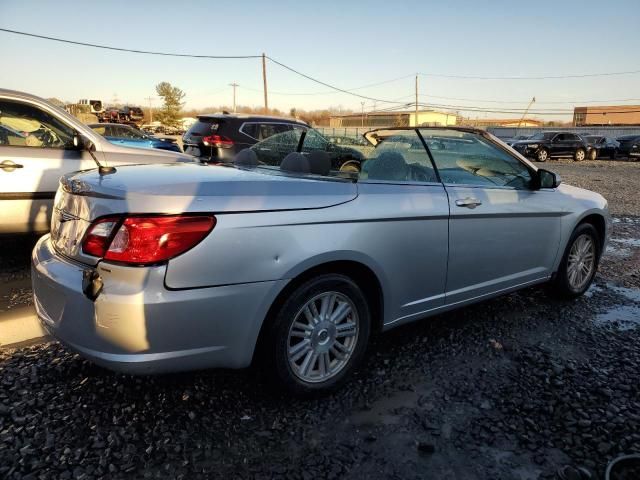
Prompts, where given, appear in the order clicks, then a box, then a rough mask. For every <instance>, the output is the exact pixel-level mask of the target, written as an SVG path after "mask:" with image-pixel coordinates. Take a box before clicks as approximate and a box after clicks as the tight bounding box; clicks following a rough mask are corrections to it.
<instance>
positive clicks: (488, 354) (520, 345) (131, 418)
mask: <svg viewBox="0 0 640 480" xmlns="http://www.w3.org/2000/svg"><path fill="white" fill-rule="evenodd" d="M638 166H640V164H639V165H638ZM547 167H548V168H549V169H551V170H555V171H557V172H559V173H560V174H561V175H563V178H565V180H567V181H568V182H570V183H574V184H577V185H579V186H586V187H590V188H593V189H595V190H597V191H600V192H602V193H603V194H604V195H605V196H606V197H607V198H608V199H609V202H610V206H611V209H612V211H614V213H616V215H617V217H616V221H615V224H614V232H613V237H614V238H613V241H612V242H611V246H610V248H609V249H608V251H607V254H606V256H605V257H604V258H603V260H602V265H601V270H600V274H599V275H598V277H597V281H596V283H595V285H594V286H593V287H592V288H591V289H590V291H589V292H588V293H587V295H585V296H584V297H583V298H580V299H578V300H576V301H574V302H560V301H557V300H553V299H550V298H549V297H547V296H546V295H545V293H544V291H543V290H542V289H539V288H535V289H528V290H525V291H522V292H519V293H515V294H511V295H508V296H505V297H502V298H498V299H494V300H491V301H488V302H484V303H482V304H479V305H475V306H472V307H468V308H464V309H461V310H458V311H456V312H452V313H448V314H445V315H441V316H437V317H434V318H432V319H429V320H426V321H423V322H418V323H415V324H412V325H407V326H405V327H401V328H398V329H396V330H394V331H391V332H389V333H388V334H385V335H383V336H379V337H376V338H375V339H374V340H373V342H372V345H371V347H370V349H369V351H368V355H367V357H366V360H365V362H364V365H363V367H362V368H361V369H360V370H359V372H358V373H357V374H356V375H355V377H354V378H353V379H352V381H351V382H350V383H349V384H348V385H347V386H346V388H344V389H342V390H340V391H339V392H337V393H335V394H333V395H331V396H328V397H325V398H319V399H315V400H310V401H309V400H307V401H302V400H297V399H291V398H288V397H285V396H282V395H280V394H278V393H277V392H273V391H271V390H270V389H269V388H268V386H267V385H265V384H264V383H263V381H262V379H261V378H260V376H259V375H257V374H256V373H255V372H253V371H242V372H230V371H205V372H195V373H189V374H181V375H167V376H158V377H131V376H126V375H120V374H115V373H111V372H108V371H106V370H104V369H101V368H99V367H96V366H93V365H91V364H90V363H88V362H86V361H84V360H83V359H82V358H80V357H79V356H78V355H76V354H73V353H69V352H67V351H65V350H64V349H63V348H62V347H60V346H59V345H58V344H57V343H54V342H51V343H46V344H40V345H34V346H30V347H25V348H20V349H5V350H0V385H1V386H2V387H1V388H0V478H7V479H17V478H34V479H36V478H37V479H45V478H51V479H66V478H69V479H71V478H73V479H91V478H185V479H186V478H188V479H197V478H217V477H223V476H224V477H229V478H366V477H369V478H381V477H388V478H402V479H408V478H438V479H486V478H499V479H520V480H523V479H536V478H558V477H557V474H556V473H557V471H558V469H559V468H560V467H562V466H564V465H570V466H572V467H574V468H578V467H584V468H586V469H588V470H589V471H591V472H592V478H601V477H602V474H603V472H604V468H605V466H606V464H607V462H608V461H610V460H611V459H613V458H614V457H616V456H617V455H618V454H621V453H634V452H640V383H639V382H638V369H639V366H640V328H637V326H639V325H640V267H639V266H640V212H638V211H637V209H638V207H637V206H634V205H633V202H631V201H630V200H629V197H631V195H632V194H635V191H637V186H638V181H637V180H635V179H636V178H637V176H634V175H633V173H635V172H631V170H632V169H635V168H637V167H636V165H635V164H626V163H622V162H606V163H605V162H584V163H580V164H569V163H568V162H549V163H548V165H547ZM581 169H584V175H579V172H580V171H581ZM605 177H606V178H605ZM633 182H635V186H633ZM623 190H624V191H623ZM624 192H627V194H629V193H630V194H631V195H629V197H627V196H626V195H625V193H624ZM634 209H635V211H634ZM29 248H30V245H29V244H28V242H26V241H15V242H13V243H9V244H7V246H6V247H5V245H4V244H3V253H2V257H0V262H2V265H3V270H7V271H8V272H9V273H8V274H7V273H5V272H4V271H3V273H2V274H1V275H9V276H11V278H13V279H14V280H15V281H20V280H22V279H24V275H25V272H26V266H27V265H28V258H29ZM9 259H11V260H9ZM26 275H27V276H28V272H27V273H26ZM2 278H3V279H4V278H5V277H2ZM6 278H9V277H6ZM12 282H13V281H12ZM12 282H9V283H12ZM23 293H24V292H23ZM23 293H19V292H18V293H16V295H17V297H16V298H22V297H21V295H22V294H23ZM18 301H19V300H18ZM574 473H575V472H574ZM595 475H598V477H596V476H595ZM567 478H580V477H579V476H576V477H573V476H569V477H567ZM585 478H587V477H585ZM628 478H629V479H631V478H637V477H632V476H629V477H628Z"/></svg>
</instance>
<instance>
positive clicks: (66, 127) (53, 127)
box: [0, 89, 193, 234]
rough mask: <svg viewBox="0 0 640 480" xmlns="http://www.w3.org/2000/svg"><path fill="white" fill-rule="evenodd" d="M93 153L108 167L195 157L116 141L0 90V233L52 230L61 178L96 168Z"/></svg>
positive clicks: (48, 107)
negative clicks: (53, 212) (0, 213)
mask: <svg viewBox="0 0 640 480" xmlns="http://www.w3.org/2000/svg"><path fill="white" fill-rule="evenodd" d="M89 149H91V151H89ZM93 156H95V158H96V159H97V161H98V162H101V163H103V164H106V165H110V166H114V165H116V166H117V165H125V164H131V163H163V162H172V163H174V162H184V161H193V157H190V156H188V155H183V154H180V153H175V152H166V151H162V150H151V149H148V150H143V149H140V148H127V147H124V146H119V145H114V144H112V143H110V142H108V141H107V140H106V139H105V138H103V137H101V136H100V135H98V134H97V133H95V132H94V131H93V130H91V129H90V128H88V127H87V126H86V125H84V124H83V123H81V122H80V121H78V120H77V119H76V118H74V117H73V116H71V115H70V114H68V113H67V112H65V111H64V110H62V109H61V108H58V107H56V106H54V105H52V104H51V103H49V102H47V101H46V100H43V99H41V98H38V97H36V96H33V95H29V94H26V93H21V92H15V91H11V90H2V89H0V209H1V211H2V216H1V217H0V233H3V234H4V233H23V232H46V231H48V230H49V224H50V218H51V211H52V207H53V197H54V195H55V191H56V189H57V188H58V179H59V178H60V176H61V175H63V174H65V173H69V172H74V171H76V170H86V169H94V168H95V167H96V160H94V158H93Z"/></svg>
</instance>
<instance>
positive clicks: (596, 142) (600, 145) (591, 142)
mask: <svg viewBox="0 0 640 480" xmlns="http://www.w3.org/2000/svg"><path fill="white" fill-rule="evenodd" d="M581 137H582V139H583V140H584V142H585V143H586V144H587V158H588V159H589V160H595V159H597V158H609V159H611V160H615V158H616V155H617V153H618V150H619V148H620V142H618V141H617V140H615V139H613V138H610V137H603V136H602V135H581Z"/></svg>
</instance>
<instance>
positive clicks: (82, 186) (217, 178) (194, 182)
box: [61, 163, 357, 220]
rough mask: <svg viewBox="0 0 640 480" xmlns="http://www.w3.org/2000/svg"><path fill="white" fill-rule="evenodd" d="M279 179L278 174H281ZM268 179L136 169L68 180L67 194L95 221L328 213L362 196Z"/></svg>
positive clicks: (335, 187)
mask: <svg viewBox="0 0 640 480" xmlns="http://www.w3.org/2000/svg"><path fill="white" fill-rule="evenodd" d="M278 173H279V172H278ZM278 173H268V172H267V173H263V172H261V171H259V170H245V169H239V168H235V167H225V166H208V165H204V164H198V163H172V164H160V165H131V166H129V165H128V166H124V167H117V169H116V172H115V173H113V174H108V175H100V174H99V173H98V171H97V170H95V169H93V170H88V171H84V172H77V173H74V174H69V175H66V176H64V177H63V178H62V179H61V184H62V185H63V189H64V190H65V191H66V192H67V193H70V194H72V196H74V197H78V198H79V199H84V200H78V202H80V203H83V204H85V205H84V207H83V208H80V209H78V208H73V210H74V211H73V212H70V213H72V214H74V215H76V216H78V217H80V218H84V219H86V220H92V219H94V218H97V217H99V216H102V215H106V214H111V213H124V212H136V213H182V212H214V213H225V212H260V211H274V210H298V209H312V208H324V207H329V206H333V205H337V204H340V203H344V202H348V201H350V200H352V199H354V198H355V197H356V196H357V187H356V185H355V184H354V183H352V182H348V181H343V180H338V181H333V180H324V179H313V178H301V177H296V176H289V175H283V174H278Z"/></svg>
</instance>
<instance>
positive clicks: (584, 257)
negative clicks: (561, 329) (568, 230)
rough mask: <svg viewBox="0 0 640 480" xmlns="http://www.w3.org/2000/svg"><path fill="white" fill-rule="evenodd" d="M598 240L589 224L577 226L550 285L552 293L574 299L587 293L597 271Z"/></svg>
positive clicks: (596, 234) (595, 232) (596, 233)
mask: <svg viewBox="0 0 640 480" xmlns="http://www.w3.org/2000/svg"><path fill="white" fill-rule="evenodd" d="M599 256H600V239H599V237H598V232H597V231H596V229H595V228H594V227H593V225H591V224H590V223H583V224H582V225H578V227H577V228H576V229H575V231H574V232H573V234H572V235H571V239H570V240H569V243H568V244H567V248H566V251H565V253H564V256H563V258H562V261H561V262H560V266H559V267H558V272H557V273H556V276H555V278H554V280H553V282H552V284H551V287H552V293H554V294H555V295H557V296H560V297H563V298H575V297H578V296H580V295H582V294H583V293H584V292H586V291H587V289H588V288H589V286H591V282H592V281H593V278H594V277H595V275H596V271H597V269H598V260H599Z"/></svg>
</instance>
